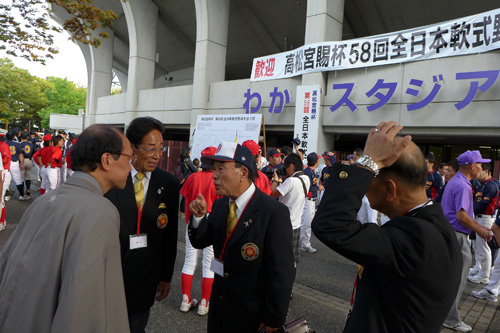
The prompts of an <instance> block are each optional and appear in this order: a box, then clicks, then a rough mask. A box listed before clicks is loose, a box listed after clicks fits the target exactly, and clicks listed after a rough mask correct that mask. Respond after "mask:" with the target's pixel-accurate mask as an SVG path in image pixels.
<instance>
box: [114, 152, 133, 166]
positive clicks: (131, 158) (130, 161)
mask: <svg viewBox="0 0 500 333" xmlns="http://www.w3.org/2000/svg"><path fill="white" fill-rule="evenodd" d="M116 154H118V155H123V156H127V157H128V161H129V163H130V164H132V163H134V162H135V160H136V158H137V156H135V155H130V154H125V153H116Z"/></svg>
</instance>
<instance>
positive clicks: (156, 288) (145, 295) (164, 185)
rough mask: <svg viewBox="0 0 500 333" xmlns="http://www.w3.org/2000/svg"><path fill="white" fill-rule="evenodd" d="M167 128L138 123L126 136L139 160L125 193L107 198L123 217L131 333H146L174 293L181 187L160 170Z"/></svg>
mask: <svg viewBox="0 0 500 333" xmlns="http://www.w3.org/2000/svg"><path fill="white" fill-rule="evenodd" d="M163 130H164V127H163V124H162V123H161V122H160V121H158V120H156V119H154V118H151V117H140V118H136V119H134V120H133V121H132V122H131V123H130V125H129V127H128V128H127V131H126V136H127V138H128V139H129V141H130V143H131V146H132V150H133V153H134V155H135V156H136V159H135V160H134V161H133V162H132V166H133V168H132V171H131V173H130V175H129V177H128V180H127V185H126V187H125V189H123V190H112V191H109V192H108V193H107V194H106V197H107V198H108V199H109V200H111V202H112V203H113V204H114V205H115V206H116V208H117V209H118V211H119V212H120V243H121V253H122V265H123V266H122V268H123V279H124V283H125V295H126V298H127V310H128V315H129V324H130V330H131V332H133V333H134V332H144V329H145V327H146V325H147V322H148V318H149V309H150V308H151V306H152V305H153V303H154V300H155V295H156V300H158V301H161V300H163V299H164V298H165V297H167V295H168V293H169V291H170V281H171V279H172V274H173V271H174V264H175V256H176V253H177V223H178V222H177V212H178V208H179V181H178V180H177V179H176V178H175V177H174V176H173V175H171V174H170V173H168V172H166V171H163V170H161V169H160V168H158V167H157V165H158V162H159V161H160V159H161V156H162V154H163V152H164V151H165V148H164V147H163V137H162V133H163Z"/></svg>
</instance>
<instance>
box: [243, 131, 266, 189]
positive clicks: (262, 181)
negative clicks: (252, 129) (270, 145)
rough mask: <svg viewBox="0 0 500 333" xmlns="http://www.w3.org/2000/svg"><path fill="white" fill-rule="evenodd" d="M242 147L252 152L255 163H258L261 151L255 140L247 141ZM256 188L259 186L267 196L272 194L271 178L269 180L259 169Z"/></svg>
mask: <svg viewBox="0 0 500 333" xmlns="http://www.w3.org/2000/svg"><path fill="white" fill-rule="evenodd" d="M242 146H243V147H246V148H248V149H249V150H250V152H251V153H252V155H253V157H254V160H255V163H257V159H258V158H259V149H260V147H259V145H258V144H257V142H255V141H253V140H247V141H245V142H243V144H242ZM255 186H257V187H258V188H259V189H260V190H261V191H262V192H264V193H265V194H267V195H269V194H271V183H270V182H269V178H267V176H266V175H265V174H264V173H263V172H262V171H260V170H259V169H258V168H257V174H256V175H255Z"/></svg>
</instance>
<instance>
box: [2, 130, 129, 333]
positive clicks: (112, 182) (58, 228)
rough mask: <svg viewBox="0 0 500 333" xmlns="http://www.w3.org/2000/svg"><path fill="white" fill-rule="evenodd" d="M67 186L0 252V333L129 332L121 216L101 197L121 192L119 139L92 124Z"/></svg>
mask: <svg viewBox="0 0 500 333" xmlns="http://www.w3.org/2000/svg"><path fill="white" fill-rule="evenodd" d="M71 157H72V169H73V170H74V171H75V173H74V174H73V176H71V177H70V178H69V179H68V180H67V182H66V183H65V184H63V185H61V186H60V187H58V188H57V189H56V190H54V191H51V192H50V193H47V194H45V195H43V196H41V197H39V198H38V199H37V200H35V202H33V204H32V205H31V206H30V207H29V208H28V209H27V210H26V212H25V213H24V215H23V217H22V218H21V221H20V223H19V226H18V227H17V229H16V230H15V231H14V233H13V234H12V236H11V237H10V239H9V240H8V242H7V244H6V245H5V246H4V247H3V249H2V252H0V332H104V331H106V332H128V317H127V308H126V301H125V292H124V287H123V278H122V268H121V259H120V243H119V240H118V234H119V230H120V217H119V215H118V211H117V210H116V208H115V206H113V204H112V203H111V202H109V201H108V200H106V199H104V198H103V197H102V196H103V194H104V193H106V192H108V190H110V189H112V188H124V187H125V183H126V181H127V176H128V174H129V172H130V170H131V165H130V164H131V162H132V161H133V159H134V158H135V156H134V155H133V154H132V149H131V147H130V143H129V141H128V140H127V138H125V136H124V135H123V134H122V133H121V132H119V131H118V130H116V129H115V128H113V127H111V126H108V125H93V126H91V127H89V128H87V129H86V130H85V131H83V133H82V134H81V136H80V138H79V140H78V141H77V143H76V145H75V146H74V147H73V149H72V151H71Z"/></svg>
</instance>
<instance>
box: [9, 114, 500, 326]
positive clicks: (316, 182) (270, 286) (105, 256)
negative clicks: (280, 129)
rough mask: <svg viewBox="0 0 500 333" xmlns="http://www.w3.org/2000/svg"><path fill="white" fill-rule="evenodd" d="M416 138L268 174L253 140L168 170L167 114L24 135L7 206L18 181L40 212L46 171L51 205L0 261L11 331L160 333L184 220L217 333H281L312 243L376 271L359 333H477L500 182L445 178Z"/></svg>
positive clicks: (188, 257)
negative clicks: (464, 300)
mask: <svg viewBox="0 0 500 333" xmlns="http://www.w3.org/2000/svg"><path fill="white" fill-rule="evenodd" d="M401 129H402V126H399V125H397V123H396V122H382V123H380V124H379V125H378V126H377V127H375V128H373V129H372V130H371V131H370V133H369V134H368V137H367V141H366V145H365V147H364V150H363V149H356V150H355V151H354V152H353V154H352V155H350V156H348V157H347V160H346V161H341V163H336V156H335V154H334V152H332V151H325V152H323V153H322V154H321V155H318V154H317V153H315V152H312V153H309V154H307V155H305V154H304V151H303V150H301V149H299V148H298V144H296V142H293V146H294V147H293V148H291V147H287V146H285V147H281V148H272V149H270V150H269V152H268V154H267V157H268V159H267V160H266V158H265V157H264V156H263V154H262V152H263V151H262V148H261V147H260V146H259V144H258V143H257V142H254V141H252V140H248V141H245V142H243V143H242V144H238V143H234V142H221V144H220V145H219V147H217V148H216V147H211V146H210V147H206V148H205V149H204V150H203V151H202V152H201V157H200V159H199V160H198V161H191V150H190V148H189V147H185V148H184V149H183V150H182V152H181V158H180V162H179V165H178V167H177V168H176V169H175V172H174V174H170V173H168V172H166V171H164V170H162V169H160V168H159V166H158V164H159V162H160V160H161V158H162V156H163V153H164V152H165V150H166V147H164V145H163V133H164V126H163V124H162V123H161V122H160V121H159V120H157V119H155V118H152V117H139V118H136V119H134V120H133V121H132V122H131V123H130V124H129V126H128V127H127V129H126V131H125V134H123V133H122V132H120V131H119V130H117V129H115V128H113V127H112V126H108V125H92V126H90V127H88V128H87V129H85V130H84V131H83V132H82V134H81V135H80V136H79V138H78V140H73V139H75V138H73V137H70V138H68V139H69V140H67V138H66V133H65V132H64V131H60V132H59V134H58V135H55V136H52V135H51V134H45V135H44V136H42V137H40V136H38V135H37V134H36V133H35V134H34V136H33V137H32V136H30V135H28V133H27V131H21V132H20V133H16V132H15V131H14V130H12V131H9V132H8V133H7V135H6V139H7V142H6V143H4V142H1V141H0V154H1V155H2V159H1V161H2V164H3V167H2V168H0V169H1V170H2V179H3V180H4V181H3V189H1V191H2V193H3V194H2V197H3V195H4V194H5V193H6V190H7V188H8V187H9V184H10V181H11V180H10V179H8V177H7V174H9V175H12V180H13V181H14V182H15V184H16V188H17V191H18V192H19V200H29V199H30V181H29V173H28V175H27V176H26V175H23V176H22V175H21V172H22V171H26V170H27V169H28V168H30V166H31V164H32V163H31V161H34V162H35V163H34V164H35V165H37V166H39V167H40V177H41V180H42V181H41V183H42V186H41V194H42V195H41V196H40V198H38V199H37V200H36V201H35V202H34V203H33V204H32V205H30V207H29V208H28V209H27V210H26V212H25V214H24V215H23V217H22V219H21V221H20V223H19V226H18V227H17V228H16V230H15V231H14V233H13V234H12V235H11V237H10V238H9V240H8V242H7V243H6V244H5V246H4V247H3V248H2V251H1V252H0V331H5V332H28V331H40V332H48V331H71V332H89V331H95V332H100V331H116V332H127V331H131V332H145V328H146V326H147V323H148V319H149V314H150V309H151V307H152V306H153V304H154V302H155V300H156V301H161V300H163V299H165V298H166V297H167V296H168V295H169V292H170V289H171V281H172V277H173V275H174V264H175V259H176V255H177V235H178V221H179V220H178V218H179V217H180V218H181V219H182V220H183V221H184V222H185V223H186V230H185V247H186V251H185V253H186V254H185V258H184V266H183V268H182V274H181V277H180V278H181V288H182V299H180V300H179V303H180V311H182V312H188V311H190V310H191V309H194V308H197V313H198V314H199V315H201V316H203V315H207V314H208V324H207V330H208V332H234V331H237V332H256V331H260V332H275V331H276V330H278V329H279V328H281V327H282V326H283V325H284V324H285V321H286V320H287V313H288V308H289V302H290V300H291V298H292V296H293V295H292V286H293V282H294V280H295V276H296V270H297V268H298V267H299V266H298V264H299V263H300V261H301V258H300V254H301V252H308V253H316V252H317V249H316V248H314V247H313V245H314V244H312V243H311V235H312V233H314V234H315V235H316V237H317V238H318V240H319V241H321V242H323V243H324V244H326V245H327V246H328V247H329V248H331V249H332V250H334V251H336V252H338V253H339V254H341V255H342V256H344V257H346V258H348V259H350V260H352V261H354V262H355V263H357V264H358V265H359V269H358V274H357V276H356V281H355V284H354V290H353V293H352V295H353V296H352V299H351V307H350V310H349V313H348V316H347V321H346V325H345V327H344V332H370V331H373V332H406V331H415V332H424V331H439V330H440V328H441V327H442V326H445V327H448V328H451V329H454V330H457V331H464V332H466V331H470V330H471V327H470V326H469V325H467V324H466V323H464V322H463V321H462V318H461V316H460V313H459V312H458V305H459V302H460V298H461V295H462V292H463V289H464V285H465V283H466V282H467V280H469V281H471V282H473V283H483V284H485V285H486V287H485V288H484V289H482V290H480V291H475V292H474V293H473V294H474V296H475V297H477V298H481V299H486V300H488V301H490V302H497V294H498V289H499V287H500V262H499V263H496V261H497V260H500V259H498V256H495V250H494V249H495V248H497V247H498V245H495V244H496V243H495V242H494V238H493V237H492V236H493V235H495V236H497V237H500V227H499V226H500V219H498V206H499V201H500V200H499V192H500V190H499V183H498V181H497V180H495V179H493V178H492V177H491V166H490V165H489V162H490V160H488V159H484V158H482V156H481V154H480V153H479V151H467V152H464V153H463V154H461V155H460V156H459V157H458V159H457V160H453V161H450V162H449V163H446V164H440V165H439V166H437V167H436V161H435V157H434V155H432V154H429V155H426V156H424V155H423V154H422V151H421V149H420V148H419V147H418V146H417V145H415V143H413V142H412V138H411V137H410V136H405V137H401V136H399V135H398V133H399V132H400V131H401ZM18 134H19V138H17V136H18ZM31 137H32V138H31ZM16 140H19V141H20V142H16ZM31 141H32V142H31ZM42 142H43V147H40V148H38V147H37V146H38V145H39V144H40V143H42ZM7 155H8V159H6V157H7ZM195 162H196V163H195ZM321 162H323V163H321ZM64 164H66V165H67V170H63V165H64ZM0 166H1V165H0ZM435 168H436V169H437V170H434V169H435ZM70 170H71V172H69V171H70ZM71 173H73V174H72V175H71ZM70 175H71V177H69V176H70ZM26 177H27V178H26ZM65 177H69V178H67V179H65ZM25 186H26V191H25ZM103 196H104V197H106V198H107V199H108V200H102V197H103ZM75 202H78V205H75V204H74V203H75ZM2 207H3V208H4V207H5V205H4V202H3V200H2ZM0 222H1V223H2V226H3V227H4V226H5V209H3V211H2V217H1V219H0ZM182 224H184V223H182ZM471 233H474V234H475V240H474V241H473V242H472V244H473V249H474V253H475V266H473V267H471V265H472V254H471V245H470V242H469V235H470V234H471ZM499 239H500V238H499ZM313 242H314V241H313ZM200 251H201V252H202V255H203V259H202V263H201V266H202V283H201V285H202V290H201V295H200V298H199V301H198V300H197V299H196V298H194V297H192V294H191V287H192V282H193V277H194V273H195V270H196V266H197V261H198V255H199V252H200ZM495 257H496V259H495ZM494 263H496V265H493V264H494ZM437 276H438V277H439V278H436V277H437Z"/></svg>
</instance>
